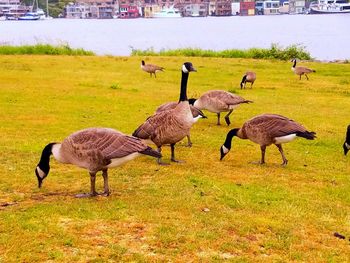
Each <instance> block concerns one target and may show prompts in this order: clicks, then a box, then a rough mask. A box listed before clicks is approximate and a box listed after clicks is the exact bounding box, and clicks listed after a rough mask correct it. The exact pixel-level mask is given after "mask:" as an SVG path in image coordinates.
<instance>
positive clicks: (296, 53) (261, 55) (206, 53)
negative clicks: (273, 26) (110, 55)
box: [131, 44, 311, 60]
mask: <svg viewBox="0 0 350 263" xmlns="http://www.w3.org/2000/svg"><path fill="white" fill-rule="evenodd" d="M131 55H133V56H186V57H216V58H253V59H279V60H288V59H292V58H299V59H302V60H310V59H311V55H310V53H309V52H308V51H307V50H305V47H303V46H300V45H290V46H288V47H285V48H283V47H281V46H279V45H277V44H272V45H271V47H270V48H269V49H267V48H249V49H246V50H241V49H226V50H222V51H214V50H203V49H200V48H181V49H170V50H165V49H162V50H160V51H155V50H154V49H153V48H149V49H146V50H140V49H134V48H133V49H132V50H131Z"/></svg>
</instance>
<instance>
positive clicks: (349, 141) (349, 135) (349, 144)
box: [343, 125, 350, 155]
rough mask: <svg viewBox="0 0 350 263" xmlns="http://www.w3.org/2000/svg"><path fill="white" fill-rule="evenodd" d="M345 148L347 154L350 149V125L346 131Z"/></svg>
mask: <svg viewBox="0 0 350 263" xmlns="http://www.w3.org/2000/svg"><path fill="white" fill-rule="evenodd" d="M343 149H344V155H346V154H347V153H348V151H349V150H350V125H349V126H348V129H347V131H346V138H345V142H344V144H343Z"/></svg>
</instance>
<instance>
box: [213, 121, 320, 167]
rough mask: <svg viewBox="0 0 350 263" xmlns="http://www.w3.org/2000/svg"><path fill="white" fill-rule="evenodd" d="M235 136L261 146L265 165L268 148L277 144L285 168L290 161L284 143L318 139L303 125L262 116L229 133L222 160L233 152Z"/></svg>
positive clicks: (222, 151)
mask: <svg viewBox="0 0 350 263" xmlns="http://www.w3.org/2000/svg"><path fill="white" fill-rule="evenodd" d="M233 136H237V137H238V138H241V139H249V140H251V141H252V142H255V143H257V144H260V149H261V161H260V164H264V163H265V150H266V146H269V145H271V144H275V145H276V146H277V148H278V150H279V151H280V153H281V155H282V159H283V163H282V165H284V166H285V165H287V163H288V160H287V159H286V157H285V156H284V153H283V149H282V145H281V144H282V143H287V142H290V141H292V140H294V139H295V138H296V137H303V138H305V139H308V140H313V139H314V138H316V136H315V133H314V132H309V131H307V130H306V129H305V128H304V127H303V126H302V125H300V124H299V123H297V122H295V121H293V120H290V119H288V118H286V117H284V116H281V115H276V114H262V115H259V116H256V117H254V118H252V119H250V120H248V121H246V122H245V123H244V124H243V126H242V128H236V129H232V130H230V131H229V132H228V133H227V136H226V140H225V142H224V144H223V145H222V146H221V148H220V153H221V158H220V160H222V159H223V158H224V156H225V155H226V154H227V153H228V152H229V151H230V150H231V142H232V138H233Z"/></svg>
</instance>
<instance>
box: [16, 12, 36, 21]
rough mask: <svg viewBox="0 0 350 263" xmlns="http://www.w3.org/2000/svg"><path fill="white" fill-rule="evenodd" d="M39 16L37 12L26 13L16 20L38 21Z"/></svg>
mask: <svg viewBox="0 0 350 263" xmlns="http://www.w3.org/2000/svg"><path fill="white" fill-rule="evenodd" d="M39 19H40V16H39V14H38V13H37V12H27V13H25V14H24V15H23V16H20V17H18V20H25V21H34V20H39Z"/></svg>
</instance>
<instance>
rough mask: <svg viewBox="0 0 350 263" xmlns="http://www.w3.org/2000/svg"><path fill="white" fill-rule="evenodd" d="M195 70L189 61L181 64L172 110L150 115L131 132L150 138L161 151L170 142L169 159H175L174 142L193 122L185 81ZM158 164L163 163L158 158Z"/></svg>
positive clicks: (145, 138)
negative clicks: (177, 97) (175, 99)
mask: <svg viewBox="0 0 350 263" xmlns="http://www.w3.org/2000/svg"><path fill="white" fill-rule="evenodd" d="M192 71H196V69H195V68H194V67H193V65H192V63H191V62H186V63H184V64H183V66H182V71H181V72H182V76H181V91H180V100H179V103H178V104H177V106H176V107H175V108H174V109H172V110H167V111H163V112H160V113H157V114H154V115H152V116H150V117H149V118H148V119H147V120H146V121H145V122H144V123H143V124H141V125H140V126H139V127H138V128H137V129H136V130H135V131H134V133H133V136H135V137H138V138H140V139H144V140H151V141H153V143H154V144H155V145H156V146H157V147H158V151H159V153H160V152H161V147H162V145H165V144H170V147H171V161H173V162H178V161H177V160H176V159H175V153H174V151H175V144H176V143H177V142H179V141H181V140H182V139H183V138H184V137H185V136H187V135H188V134H189V132H190V129H191V126H192V124H193V123H194V122H195V121H194V119H193V116H192V112H191V109H190V104H189V103H188V100H187V81H188V77H189V73H190V72H192ZM158 164H165V163H162V162H161V159H160V158H158Z"/></svg>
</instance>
